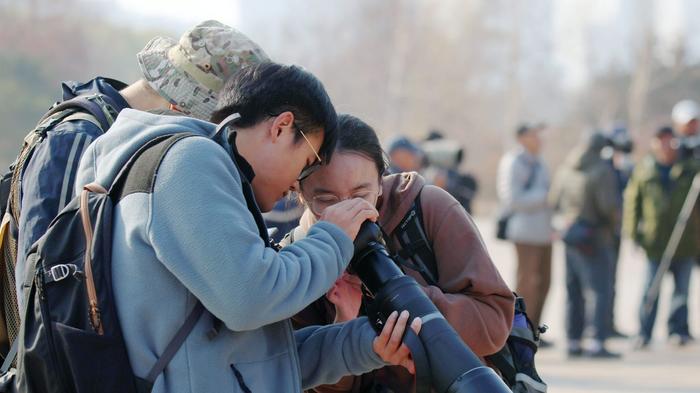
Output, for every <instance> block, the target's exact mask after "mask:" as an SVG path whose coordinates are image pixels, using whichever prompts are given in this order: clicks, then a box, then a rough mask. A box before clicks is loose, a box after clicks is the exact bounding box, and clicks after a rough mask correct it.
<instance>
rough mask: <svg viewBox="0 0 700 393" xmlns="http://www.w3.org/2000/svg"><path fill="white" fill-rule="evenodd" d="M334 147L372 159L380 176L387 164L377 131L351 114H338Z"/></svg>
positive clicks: (340, 150)
mask: <svg viewBox="0 0 700 393" xmlns="http://www.w3.org/2000/svg"><path fill="white" fill-rule="evenodd" d="M335 149H336V150H337V151H339V152H352V153H359V154H361V155H363V156H365V157H367V158H369V159H370V160H372V161H374V164H375V165H376V167H377V173H379V176H380V177H381V176H382V175H384V172H386V169H387V167H388V166H389V164H388V161H387V159H386V153H384V151H383V150H382V146H381V144H380V143H379V138H377V133H376V132H375V131H374V129H373V128H372V127H370V125H369V124H367V123H365V122H364V121H362V120H360V119H358V118H357V117H355V116H352V115H346V114H341V115H339V116H338V142H337V144H336V147H335Z"/></svg>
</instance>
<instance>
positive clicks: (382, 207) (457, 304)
mask: <svg viewBox="0 0 700 393" xmlns="http://www.w3.org/2000/svg"><path fill="white" fill-rule="evenodd" d="M382 189H383V196H382V198H381V199H380V201H379V203H378V205H379V224H380V225H381V227H382V228H383V229H384V232H385V233H388V234H389V239H385V240H386V242H387V246H388V247H389V249H390V250H391V251H392V252H397V251H398V250H399V249H400V244H399V242H398V239H397V238H396V234H395V229H396V227H397V226H398V224H399V223H400V222H401V220H402V219H403V217H404V216H405V215H406V213H408V211H409V210H410V209H411V206H412V204H413V201H414V200H415V199H416V197H417V196H418V194H419V193H420V200H421V209H422V211H423V225H424V229H425V232H426V235H427V237H428V241H429V242H430V243H431V245H432V248H433V250H434V252H435V260H436V263H437V268H438V276H439V278H438V284H439V286H440V288H442V290H441V289H440V288H438V287H435V286H428V285H427V284H426V282H425V281H424V280H423V278H422V277H421V275H420V274H419V273H418V272H415V271H412V270H409V269H404V270H405V271H406V274H408V275H410V276H411V277H413V278H414V279H415V280H416V281H417V282H418V283H419V284H421V285H423V286H424V288H425V290H426V293H427V294H428V297H430V300H432V301H433V303H435V305H436V306H437V308H438V309H439V310H440V311H441V312H442V313H443V314H444V315H445V318H446V319H447V321H448V322H449V323H450V325H452V327H453V328H455V330H456V331H457V333H459V335H460V336H461V337H462V340H464V342H465V343H466V344H467V345H468V346H469V347H470V348H471V349H472V351H474V353H475V354H476V355H477V356H486V355H490V354H493V353H495V352H497V351H498V350H499V349H501V348H502V347H503V345H504V344H505V341H506V339H507V337H508V334H509V332H510V328H511V324H512V322H513V312H514V311H513V307H514V297H513V294H512V292H511V290H510V289H509V288H508V286H507V285H506V284H505V282H504V281H503V279H502V278H501V275H500V274H499V273H498V270H497V269H496V267H495V266H494V264H493V262H492V261H491V258H490V257H489V255H488V252H487V251H486V247H485V246H484V243H483V241H482V239H481V236H480V235H479V231H478V229H477V228H476V225H475V224H474V222H473V221H472V219H471V217H470V216H469V215H468V214H467V213H466V211H465V210H464V209H463V208H462V206H461V205H460V204H459V202H457V200H455V199H454V198H453V197H452V196H450V195H449V194H448V193H447V192H445V191H444V190H442V189H441V188H438V187H435V186H431V185H425V180H424V179H423V178H422V177H421V176H420V175H418V174H417V173H413V172H411V173H403V174H396V175H390V176H386V177H384V179H383V183H382ZM421 190H422V191H421ZM308 213H309V212H307V214H305V216H304V217H302V223H301V226H302V227H304V226H308V225H310V223H311V221H312V220H313V218H312V215H311V214H308ZM334 318H335V309H334V307H333V305H332V304H331V303H330V302H328V300H326V298H325V297H324V298H321V299H319V300H318V301H317V302H315V303H314V304H312V305H310V306H309V307H307V308H306V309H304V310H303V311H302V312H300V313H299V314H297V315H296V316H295V317H294V318H293V320H294V322H295V325H296V326H297V327H302V326H308V325H312V324H328V323H332V322H333V319H334ZM373 380H378V381H380V382H382V383H383V384H385V385H389V386H390V387H392V388H393V390H394V391H397V392H408V391H411V390H412V388H411V387H410V386H412V384H413V378H412V376H411V375H410V374H408V372H407V371H406V370H405V369H403V368H401V367H385V368H384V369H381V370H376V371H375V372H372V373H369V374H365V375H363V376H360V377H352V376H350V377H345V378H343V379H342V380H341V381H339V383H338V384H336V385H333V386H322V387H317V388H316V389H315V391H317V392H353V393H359V392H362V391H363V390H364V389H366V388H367V387H369V386H371V384H372V381H373Z"/></svg>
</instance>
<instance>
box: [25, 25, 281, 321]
mask: <svg viewBox="0 0 700 393" xmlns="http://www.w3.org/2000/svg"><path fill="white" fill-rule="evenodd" d="M137 60H138V65H139V67H140V69H141V72H142V74H143V78H142V79H140V80H138V81H136V82H135V83H133V84H131V85H129V86H127V85H125V84H124V83H122V82H119V81H116V80H113V79H108V78H103V77H97V78H95V79H93V80H91V81H89V82H86V83H78V82H64V83H63V85H62V87H63V99H64V100H68V99H71V98H73V97H76V96H88V97H97V99H99V100H101V102H102V103H103V108H105V109H104V110H105V112H106V113H107V114H108V116H109V119H110V120H112V121H113V120H114V118H116V117H117V114H119V113H120V112H121V111H122V110H123V109H125V108H133V109H138V110H142V111H149V110H169V109H172V110H176V111H179V112H182V113H183V114H185V115H187V116H192V117H196V118H199V119H202V120H209V118H210V116H211V114H212V112H213V111H214V108H215V107H216V104H217V93H218V92H219V90H221V88H222V86H223V84H224V81H225V80H226V79H227V78H228V77H229V76H230V75H232V74H233V73H234V72H235V71H237V70H238V69H240V68H241V67H244V66H247V65H250V64H255V63H259V62H261V61H265V60H268V57H267V55H266V54H265V52H263V50H262V49H261V48H260V47H259V46H258V45H257V44H256V43H255V42H253V41H251V40H250V39H249V38H248V37H246V36H245V35H243V34H242V33H241V32H239V31H237V30H235V29H233V28H232V27H230V26H227V25H224V24H222V23H220V22H217V21H213V20H210V21H205V22H202V23H200V24H198V25H196V26H194V27H193V28H192V29H190V30H189V31H187V32H186V33H185V34H183V35H182V37H181V38H180V40H179V41H176V40H174V39H172V38H168V37H156V38H154V39H153V40H151V41H150V42H149V43H148V45H146V47H145V48H144V49H143V50H142V51H141V52H139V53H138V55H137ZM105 131H107V130H103V129H101V128H100V127H99V126H98V125H96V124H95V122H92V121H89V120H86V119H68V120H65V121H62V122H59V123H58V124H55V125H54V126H53V127H51V128H50V129H48V130H47V133H46V138H45V140H44V141H43V142H42V143H40V144H39V145H38V146H37V148H36V151H35V152H34V154H33V156H32V157H31V159H30V160H29V162H28V163H27V164H26V165H25V169H24V171H23V172H22V178H21V203H20V208H21V210H20V211H21V213H22V214H21V215H19V223H18V246H17V261H16V265H15V276H16V284H17V297H18V303H19V306H20V307H19V309H21V308H22V307H21V304H22V288H21V286H22V284H23V282H24V276H25V273H24V272H25V268H26V263H25V254H26V253H27V251H28V250H29V248H30V247H31V245H32V244H33V243H34V242H35V241H36V240H38V239H39V237H41V235H42V234H44V232H45V231H46V229H47V228H48V225H49V224H50V222H51V220H53V218H54V217H55V216H56V215H57V214H58V212H59V211H60V210H61V209H62V208H63V207H64V206H65V205H66V204H67V203H68V202H69V201H70V200H71V199H72V198H73V195H74V193H73V188H74V187H73V185H74V182H75V177H76V172H77V169H78V164H79V162H80V158H81V156H82V154H83V153H84V152H85V150H86V148H87V147H88V145H90V144H91V143H92V142H93V141H94V140H95V139H97V138H98V137H99V136H101V135H102V134H103V133H104V132H105Z"/></svg>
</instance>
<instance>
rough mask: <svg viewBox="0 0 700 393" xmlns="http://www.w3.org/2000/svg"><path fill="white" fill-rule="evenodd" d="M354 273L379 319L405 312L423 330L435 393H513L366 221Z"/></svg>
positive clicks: (377, 228)
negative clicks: (464, 340)
mask: <svg viewBox="0 0 700 393" xmlns="http://www.w3.org/2000/svg"><path fill="white" fill-rule="evenodd" d="M350 268H351V270H352V271H353V273H355V274H356V275H357V276H358V277H360V279H361V280H362V282H363V284H364V286H365V288H366V289H367V291H368V292H369V295H370V296H371V297H373V300H372V303H373V304H372V309H373V310H374V311H375V315H370V316H369V317H370V318H376V319H379V320H380V321H382V322H383V321H386V319H387V317H388V316H389V314H391V312H392V311H399V312H400V311H402V310H407V311H408V312H409V313H410V315H411V318H415V317H420V318H421V319H422V321H423V325H422V328H421V331H420V334H419V335H418V337H419V338H420V341H421V342H422V343H423V347H424V348H425V351H426V353H427V357H428V364H429V367H430V376H431V383H432V385H433V389H435V391H437V392H438V393H463V392H484V393H490V392H494V393H506V392H510V389H509V388H508V387H507V386H506V385H505V383H503V381H502V380H501V379H500V377H498V375H497V374H496V373H495V372H494V371H493V370H492V369H490V368H488V367H486V366H484V365H483V364H482V363H481V361H480V360H479V358H478V357H477V356H476V355H474V353H473V352H472V351H471V350H470V349H469V347H468V346H467V345H466V344H464V342H463V341H462V339H461V338H460V337H459V335H458V334H457V332H455V330H454V329H453V328H452V327H451V326H450V325H449V324H448V323H447V321H446V320H445V317H444V316H443V315H442V314H441V313H440V311H438V309H437V308H436V307H435V305H434V304H433V303H432V302H431V301H430V299H429V298H428V296H427V295H426V294H425V292H423V290H422V289H421V288H420V286H419V285H418V283H416V281H415V280H414V279H413V278H411V277H409V276H406V275H404V274H403V272H402V271H401V269H400V268H399V267H398V265H397V264H396V263H395V262H394V261H393V260H392V259H391V257H390V256H389V253H388V252H387V250H386V247H385V246H384V245H383V244H382V240H381V229H380V228H379V226H377V224H375V223H372V222H370V221H367V222H365V223H364V224H363V225H362V227H361V228H360V232H359V233H358V235H357V238H356V239H355V256H354V257H353V260H352V261H351V262H350Z"/></svg>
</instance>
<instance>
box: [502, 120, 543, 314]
mask: <svg viewBox="0 0 700 393" xmlns="http://www.w3.org/2000/svg"><path fill="white" fill-rule="evenodd" d="M543 128H544V126H541V125H528V124H523V125H521V126H519V127H518V128H517V129H516V133H515V136H516V140H517V147H516V148H515V149H513V150H511V151H509V152H508V153H506V154H505V155H504V156H503V157H502V158H501V160H500V163H499V166H498V175H497V183H496V184H497V191H498V198H499V202H500V204H501V209H502V211H503V212H504V214H507V215H508V217H509V219H508V223H507V227H506V231H505V232H506V233H505V235H506V238H507V239H508V240H509V241H511V242H513V244H514V246H515V251H516V255H517V261H518V268H517V277H516V292H517V293H518V295H520V296H521V297H523V298H524V299H525V302H526V304H527V313H528V315H529V316H530V318H531V319H532V322H533V323H534V324H535V325H536V326H539V325H540V322H541V319H540V318H541V315H542V309H543V307H544V303H545V300H546V298H547V293H548V292H549V286H550V280H551V268H552V235H553V230H552V225H551V218H552V209H551V208H550V206H549V204H548V201H547V194H548V192H549V184H550V177H549V171H548V169H547V165H546V164H545V162H544V160H543V159H542V157H541V156H540V151H541V149H542V139H541V138H542V137H541V135H540V133H541V131H542V130H543Z"/></svg>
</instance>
